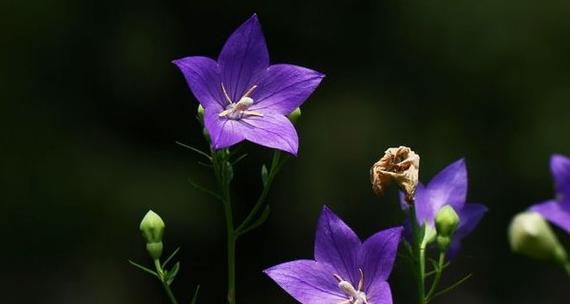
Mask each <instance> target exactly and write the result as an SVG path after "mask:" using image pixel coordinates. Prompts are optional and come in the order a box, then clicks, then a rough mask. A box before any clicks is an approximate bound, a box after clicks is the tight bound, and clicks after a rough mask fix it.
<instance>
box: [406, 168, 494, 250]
mask: <svg viewBox="0 0 570 304" xmlns="http://www.w3.org/2000/svg"><path fill="white" fill-rule="evenodd" d="M466 199H467V168H466V167H465V160H464V159H460V160H458V161H456V162H454V163H452V164H450V165H448V166H447V167H446V168H445V169H443V170H441V171H440V172H439V173H438V174H437V175H436V176H435V177H433V178H432V180H431V181H430V182H429V183H428V184H427V186H424V185H422V184H418V188H417V189H416V196H415V203H414V205H415V208H416V218H417V220H418V224H419V225H423V224H426V225H427V226H429V227H431V228H433V229H435V217H436V215H437V213H438V212H439V210H440V209H441V208H443V207H445V206H446V205H449V206H451V207H452V208H453V209H454V210H455V212H456V213H457V215H458V216H459V225H458V226H457V229H456V230H455V233H454V234H453V238H452V243H451V245H450V248H449V250H448V257H453V256H455V255H456V253H457V252H458V251H459V247H460V244H461V240H462V239H463V238H465V237H466V236H467V235H468V234H469V233H471V231H473V229H475V227H476V226H477V224H478V223H479V221H480V220H481V218H482V217H483V215H484V214H485V212H487V207H485V206H484V205H482V204H467V203H466ZM402 205H404V203H402Z"/></svg>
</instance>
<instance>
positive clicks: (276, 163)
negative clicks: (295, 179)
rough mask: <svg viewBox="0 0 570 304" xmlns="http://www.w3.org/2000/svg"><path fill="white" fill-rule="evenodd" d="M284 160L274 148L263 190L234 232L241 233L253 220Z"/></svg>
mask: <svg viewBox="0 0 570 304" xmlns="http://www.w3.org/2000/svg"><path fill="white" fill-rule="evenodd" d="M283 164H284V161H281V152H279V151H277V150H275V152H274V153H273V160H272V161H271V168H270V169H269V173H268V174H267V181H266V182H265V184H264V185H263V190H262V191H261V194H260V195H259V197H258V198H257V202H256V203H255V205H254V206H253V208H252V209H251V211H250V212H249V214H248V215H247V217H246V218H245V219H244V220H243V222H242V223H241V224H240V225H239V226H238V227H237V228H236V230H235V231H236V234H237V235H238V236H239V235H241V234H243V233H242V232H244V231H246V230H247V228H248V226H249V225H250V224H251V223H252V222H253V221H254V220H255V217H256V215H257V214H259V212H260V211H261V208H262V207H263V206H264V202H265V199H266V198H267V195H268V194H269V189H270V188H271V184H272V183H273V179H274V178H275V176H276V175H277V173H279V170H281V167H283Z"/></svg>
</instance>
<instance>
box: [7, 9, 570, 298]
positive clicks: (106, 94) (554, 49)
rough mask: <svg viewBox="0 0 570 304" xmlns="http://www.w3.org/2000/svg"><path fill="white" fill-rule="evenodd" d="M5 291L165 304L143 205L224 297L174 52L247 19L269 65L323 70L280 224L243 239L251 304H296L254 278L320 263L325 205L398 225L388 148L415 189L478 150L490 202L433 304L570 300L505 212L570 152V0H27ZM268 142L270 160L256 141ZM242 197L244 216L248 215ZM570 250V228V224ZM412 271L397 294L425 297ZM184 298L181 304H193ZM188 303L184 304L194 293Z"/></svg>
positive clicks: (364, 230)
mask: <svg viewBox="0 0 570 304" xmlns="http://www.w3.org/2000/svg"><path fill="white" fill-rule="evenodd" d="M0 6H1V7H0V11H2V18H0V25H1V26H0V33H1V37H2V39H1V40H0V41H1V43H2V45H1V48H0V71H1V73H0V84H1V89H0V100H1V108H0V113H2V127H1V129H0V130H1V131H0V134H1V136H0V139H1V141H2V143H1V145H0V150H1V153H2V154H1V156H2V157H1V158H0V159H1V160H0V167H1V170H0V172H1V173H0V190H1V192H2V196H1V199H0V200H1V203H0V206H1V208H0V210H1V214H0V231H1V233H0V235H1V238H0V257H1V259H2V267H1V270H0V286H1V287H0V302H2V303H43V304H45V303H57V304H64V303H74V304H75V303H86V304H91V303H166V301H165V298H164V295H163V294H162V291H161V289H160V286H159V283H158V282H157V281H154V280H152V279H151V278H150V277H149V276H147V275H144V274H143V273H141V272H138V271H137V270H135V269H134V268H133V267H131V266H130V265H128V264H127V258H133V259H135V260H137V261H141V262H143V261H144V262H148V261H147V260H146V255H145V252H144V244H143V241H142V239H141V237H140V235H139V232H138V224H139V220H140V218H141V217H142V216H143V215H144V213H145V212H146V210H147V209H149V208H152V209H153V210H155V211H157V212H158V213H160V214H161V215H162V216H163V218H164V219H165V221H166V222H167V226H168V227H167V233H166V246H167V248H168V249H169V250H172V249H174V248H175V247H176V246H181V247H182V251H181V255H180V257H179V258H180V259H181V260H182V268H181V273H180V275H179V278H178V279H177V281H176V282H175V284H174V289H175V291H176V293H177V294H178V295H179V296H180V297H181V298H184V299H189V298H190V296H191V294H192V292H193V289H194V287H195V286H196V284H198V283H200V284H202V294H201V296H200V303H223V299H224V292H225V285H226V283H225V262H224V261H225V258H224V234H223V232H224V229H223V221H222V210H221V208H220V205H219V204H218V203H217V202H215V201H213V200H212V199H210V198H209V197H206V196H204V195H203V194H201V193H198V192H196V191H195V190H194V189H192V188H191V187H190V185H189V184H188V182H187V179H188V178H189V177H192V178H193V179H195V180H199V181H201V182H202V183H203V184H206V185H212V182H213V180H212V178H211V175H210V172H209V171H208V170H207V169H206V168H203V167H201V166H199V165H198V164H197V161H198V160H199V157H198V156H197V155H195V154H192V153H190V152H189V151H187V150H184V149H182V148H180V147H178V146H177V145H175V143H174V142H175V141H177V140H180V141H183V142H186V143H190V144H192V145H195V146H199V147H202V148H207V147H206V146H205V143H204V140H203V139H202V137H201V130H200V129H199V127H198V124H197V122H196V120H195V119H194V115H195V109H196V105H197V103H196V101H195V99H194V97H193V96H192V95H191V93H190V91H189V89H188V88H187V85H186V83H185V81H184V80H183V77H182V75H181V74H180V72H179V71H178V70H177V69H176V67H175V66H174V65H172V64H171V63H170V61H171V60H172V59H176V58H180V57H184V56H188V55H207V56H211V57H217V55H218V52H219V50H220V49H221V47H222V45H223V43H224V42H225V40H226V38H227V37H228V35H229V34H230V33H231V32H232V31H233V30H234V29H235V28H236V27H237V26H238V25H239V24H241V23H242V22H243V21H244V20H246V19H247V18H248V17H249V16H250V15H251V14H252V13H253V12H257V13H258V15H259V18H260V20H261V23H262V25H263V30H264V32H265V35H266V38H267V42H268V45H269V50H270V54H271V58H272V62H275V63H281V62H284V63H294V64H298V65H303V66H307V67H311V68H314V69H316V70H319V71H322V72H324V73H326V74H327V78H326V79H325V80H324V81H323V83H322V85H321V86H320V87H319V89H318V90H317V91H316V93H315V94H314V95H313V96H312V97H311V98H310V100H309V101H308V102H307V103H306V104H305V106H304V107H303V117H302V120H301V121H300V123H299V125H298V131H299V134H300V154H299V157H298V158H297V159H294V160H293V161H291V162H290V163H289V164H288V166H287V167H286V168H285V170H284V172H283V173H282V174H281V175H280V176H279V177H278V178H277V180H276V183H275V187H274V189H273V191H272V192H271V194H270V197H269V200H270V202H271V205H272V206H273V214H272V217H271V218H270V220H269V222H268V224H267V225H265V226H263V227H262V228H261V229H259V230H256V231H255V232H253V233H251V234H250V235H248V236H246V237H245V238H243V239H242V240H241V242H240V243H239V245H238V250H239V257H238V258H239V265H238V272H239V274H238V278H239V282H238V299H239V300H240V301H239V302H240V303H293V301H292V299H290V298H289V297H288V296H287V295H286V294H285V293H284V292H282V291H281V290H280V289H279V288H278V287H277V286H276V285H275V284H274V283H273V282H271V281H270V280H269V279H268V278H267V277H265V276H264V275H263V274H262V273H261V270H262V269H264V268H266V267H268V266H271V265H274V264H276V263H280V262H284V261H288V260H293V259H298V258H310V257H311V256H312V247H313V237H314V227H315V223H316V219H317V217H318V214H319V212H320V210H321V208H322V205H323V204H325V203H326V204H328V205H329V206H330V207H331V208H332V209H333V210H334V211H335V212H337V213H338V214H339V215H340V216H341V217H343V218H344V219H345V220H346V221H347V222H348V223H349V224H350V225H351V226H352V227H353V228H354V229H355V230H356V231H357V232H358V234H359V235H360V236H361V237H363V238H364V237H367V236H369V235H371V234H372V233H374V232H375V231H378V230H380V229H382V228H385V227H388V226H392V225H397V224H398V223H399V221H400V219H401V215H400V213H399V210H398V205H397V204H396V193H395V192H391V193H388V195H387V197H386V198H384V199H381V200H378V199H376V198H374V196H373V195H372V193H371V191H370V187H369V182H368V169H369V167H370V165H371V164H372V163H373V162H374V161H375V160H376V159H377V158H379V157H380V156H381V155H382V153H383V151H384V150H385V149H386V148H387V147H389V146H394V145H400V144H405V145H409V146H412V147H413V148H414V149H415V150H416V151H417V152H418V153H419V154H420V155H421V157H422V164H421V174H420V175H421V179H422V180H423V181H428V180H429V179H430V178H431V177H432V176H433V175H434V174H435V173H436V172H437V171H438V170H440V169H441V168H443V167H444V166H445V165H446V164H448V163H450V162H452V161H454V160H456V159H458V158H460V157H463V156H465V157H466V158H467V164H468V168H469V178H470V185H469V200H470V201H472V202H483V203H485V204H486V205H487V206H488V207H489V209H490V211H489V213H488V214H487V216H486V217H485V218H484V220H483V221H482V223H481V225H480V226H479V228H478V229H477V230H476V231H475V232H474V233H473V234H472V235H471V236H470V237H469V238H468V239H467V240H466V242H465V247H464V250H463V252H462V254H461V256H460V258H459V259H458V260H457V261H456V263H455V264H454V265H453V266H452V267H451V268H450V270H449V271H448V272H447V273H446V274H445V277H446V282H447V283H449V281H451V280H453V279H458V278H460V277H461V276H462V275H463V274H465V273H468V272H473V273H474V277H473V279H471V280H470V281H468V282H467V283H466V284H465V285H464V286H463V287H462V288H460V289H459V290H457V291H455V292H453V293H452V294H450V295H449V296H446V297H445V298H441V299H439V300H437V301H435V302H434V303H436V302H437V303H442V304H443V303H462V304H471V303H517V304H524V303H533V304H534V303H567V302H568V299H569V294H568V283H569V281H568V278H567V277H566V276H565V275H564V273H563V272H562V271H561V270H560V269H557V268H555V267H553V266H550V265H544V264H540V263H538V262H536V261H531V260H527V259H526V258H523V257H519V256H514V255H511V253H510V252H509V248H508V246H507V242H506V237H505V236H506V227H507V225H508V222H509V219H510V217H511V216H512V215H513V214H515V213H516V212H518V211H521V210H523V209H525V208H526V206H528V205H529V204H532V203H534V202H537V201H540V200H544V199H547V198H550V197H551V196H552V183H551V177H550V173H549V169H548V160H549V156H550V154H551V153H554V152H558V153H566V154H570V141H569V140H568V136H567V134H568V131H570V120H569V119H568V114H569V113H570V102H569V101H570V86H569V83H570V39H569V38H570V22H568V16H569V15H570V5H569V4H568V3H567V2H565V1H532V0H519V1H491V0H480V1H465V0H453V1H442V0H435V1H426V0H421V1H420V0H410V1H401V0H386V1H349V0H343V1H324V0H320V1H271V2H270V1H202V2H198V1H150V0H140V1H126V0H119V1H111V0H99V1H73V0H53V1H49V0H48V1H39V0H37V1H20V0H4V1H3V2H2V4H0ZM246 150H247V151H248V152H251V153H252V154H251V156H250V157H249V158H248V159H247V160H246V161H244V162H242V163H241V164H240V165H238V166H237V168H236V171H237V172H236V174H237V177H238V179H239V182H238V183H237V184H235V188H234V189H235V197H236V199H237V200H238V201H239V203H240V205H241V206H250V205H251V204H252V203H251V201H252V200H253V198H254V197H255V195H256V193H257V191H259V185H260V182H259V176H258V172H259V167H260V165H261V163H262V162H263V161H265V162H267V161H268V160H269V156H270V151H268V150H265V149H259V148H258V147H255V146H253V145H246ZM260 150H261V152H258V151H260ZM244 213H245V208H242V209H239V210H238V215H239V216H240V217H241V216H243V215H244ZM562 238H563V240H565V241H567V240H568V237H567V236H563V237H562ZM410 279H411V274H410V273H409V272H407V269H406V267H405V265H404V264H398V265H397V266H396V269H395V272H394V274H393V275H392V277H391V279H390V280H391V283H392V286H393V289H394V294H395V303H413V295H414V290H415V289H414V286H415V285H414V283H413V282H412V281H411V280H410ZM183 303H184V302H183ZM185 303H188V302H187V301H186V302H185Z"/></svg>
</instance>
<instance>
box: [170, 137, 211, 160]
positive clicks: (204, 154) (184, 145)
mask: <svg viewBox="0 0 570 304" xmlns="http://www.w3.org/2000/svg"><path fill="white" fill-rule="evenodd" d="M176 144H177V145H179V146H181V147H184V148H186V149H189V150H191V151H193V152H196V153H198V154H199V155H202V156H204V157H205V158H207V159H208V160H209V161H212V157H211V156H210V155H208V153H206V152H204V151H202V150H200V149H197V148H194V147H192V146H189V145H187V144H184V143H181V142H179V141H177V142H176Z"/></svg>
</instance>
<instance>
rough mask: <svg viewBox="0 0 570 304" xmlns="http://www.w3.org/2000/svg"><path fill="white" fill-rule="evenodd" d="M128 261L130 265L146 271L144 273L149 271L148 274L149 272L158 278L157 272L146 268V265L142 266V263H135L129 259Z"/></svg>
mask: <svg viewBox="0 0 570 304" xmlns="http://www.w3.org/2000/svg"><path fill="white" fill-rule="evenodd" d="M129 263H130V264H131V265H133V266H135V267H136V268H138V269H140V270H142V271H144V272H146V273H149V274H151V275H153V276H155V277H157V278H158V273H156V272H155V271H153V270H150V269H148V268H146V267H144V266H142V265H139V264H137V263H135V262H133V261H131V260H129Z"/></svg>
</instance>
